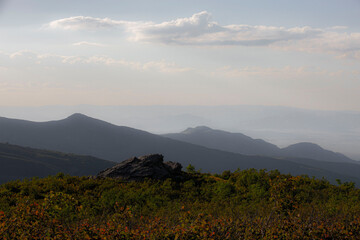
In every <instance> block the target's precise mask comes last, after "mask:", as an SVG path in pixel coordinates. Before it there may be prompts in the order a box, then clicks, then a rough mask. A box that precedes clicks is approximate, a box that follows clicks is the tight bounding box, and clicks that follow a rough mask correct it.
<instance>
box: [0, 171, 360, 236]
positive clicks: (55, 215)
mask: <svg viewBox="0 0 360 240" xmlns="http://www.w3.org/2000/svg"><path fill="white" fill-rule="evenodd" d="M359 203H360V190H359V189H357V188H355V186H354V184H352V183H344V184H340V185H339V186H334V185H331V184H330V183H329V182H328V181H326V180H315V179H313V178H309V177H307V176H298V177H293V176H291V175H282V174H280V173H279V172H277V171H270V172H266V171H263V170H260V171H257V170H253V169H250V170H244V171H236V172H233V173H230V172H224V173H223V174H221V175H210V174H201V173H198V172H193V173H192V178H191V179H190V180H188V181H185V182H174V181H172V180H170V179H168V180H166V181H153V180H145V181H143V182H123V181H121V180H119V179H118V180H114V179H93V178H87V177H72V176H65V175H63V174H58V175H57V176H53V177H48V178H44V179H32V180H25V181H14V182H9V183H7V184H3V185H1V186H0V236H1V238H2V239H360V204H359Z"/></svg>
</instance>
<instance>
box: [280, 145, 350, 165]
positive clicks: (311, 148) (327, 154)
mask: <svg viewBox="0 0 360 240" xmlns="http://www.w3.org/2000/svg"><path fill="white" fill-rule="evenodd" d="M281 155H282V156H288V157H302V158H311V159H316V160H320V161H326V162H355V161H354V160H352V159H350V158H348V157H346V156H345V155H343V154H341V153H336V152H332V151H329V150H326V149H323V148H322V147H320V146H319V145H317V144H314V143H308V142H302V143H296V144H293V145H290V146H288V147H286V148H282V149H281Z"/></svg>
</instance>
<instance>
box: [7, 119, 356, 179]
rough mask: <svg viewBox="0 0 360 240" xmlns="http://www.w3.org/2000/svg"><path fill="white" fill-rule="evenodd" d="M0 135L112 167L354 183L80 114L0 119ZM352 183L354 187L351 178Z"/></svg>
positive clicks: (13, 141)
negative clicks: (133, 160) (130, 163)
mask: <svg viewBox="0 0 360 240" xmlns="http://www.w3.org/2000/svg"><path fill="white" fill-rule="evenodd" d="M0 133H1V134H0V142H9V143H11V144H18V145H22V146H29V147H35V148H41V149H49V150H55V151H61V152H66V153H75V154H82V155H92V156H95V157H98V158H102V159H107V160H112V161H116V162H120V161H123V160H125V159H128V158H130V157H133V156H142V155H147V154H150V153H161V154H163V155H164V156H165V160H166V161H174V162H180V163H181V164H182V165H183V166H187V165H188V164H193V165H194V166H195V167H196V168H197V169H202V170H203V171H206V172H218V173H219V172H222V171H224V170H235V169H237V168H241V169H247V168H256V169H261V168H266V169H268V170H271V169H278V170H279V171H281V172H282V173H291V174H294V175H299V174H308V175H310V176H316V177H327V178H328V179H329V180H333V181H334V180H335V179H336V178H340V179H342V180H344V181H353V180H354V179H353V178H352V177H351V176H347V175H344V174H338V173H336V172H332V171H327V170H324V169H320V168H318V167H314V166H311V165H306V164H302V163H296V162H292V161H286V159H276V158H271V157H262V156H248V155H241V154H236V153H230V152H225V151H220V150H215V149H209V148H206V147H202V146H198V145H194V144H190V143H185V142H181V141H177V140H172V139H169V138H166V137H162V136H158V135H155V134H150V133H148V132H144V131H140V130H136V129H132V128H128V127H122V126H115V125H112V124H110V123H107V122H104V121H100V120H97V119H93V118H90V117H87V116H85V115H81V114H74V115H72V116H70V117H68V118H66V119H63V120H59V121H50V122H42V123H39V122H30V121H23V120H15V119H8V118H0ZM355 181H356V182H360V181H359V179H357V178H356V179H355Z"/></svg>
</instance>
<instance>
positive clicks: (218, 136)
mask: <svg viewBox="0 0 360 240" xmlns="http://www.w3.org/2000/svg"><path fill="white" fill-rule="evenodd" d="M163 136H165V137H168V138H171V139H176V140H180V141H184V142H188V143H193V144H197V145H201V146H205V147H208V148H214V149H219V150H224V151H228V152H234V153H241V154H247V155H267V156H276V155H279V153H280V148H278V147H277V146H276V145H274V144H271V143H268V142H266V141H264V140H262V139H253V138H251V137H248V136H246V135H244V134H242V133H230V132H226V131H221V130H214V129H211V128H209V127H206V126H199V127H195V128H188V129H186V130H185V131H183V132H181V133H169V134H164V135H163Z"/></svg>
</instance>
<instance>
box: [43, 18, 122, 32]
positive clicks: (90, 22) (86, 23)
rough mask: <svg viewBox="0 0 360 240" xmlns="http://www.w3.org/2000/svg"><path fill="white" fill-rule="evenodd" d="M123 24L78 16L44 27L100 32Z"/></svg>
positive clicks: (53, 22)
mask: <svg viewBox="0 0 360 240" xmlns="http://www.w3.org/2000/svg"><path fill="white" fill-rule="evenodd" d="M121 24H122V23H121V21H115V20H111V19H109V18H94V17H84V16H76V17H69V18H63V19H59V20H55V21H52V22H50V23H48V24H46V25H45V26H44V27H45V28H50V29H63V30H98V29H109V28H114V27H117V26H119V25H121Z"/></svg>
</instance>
